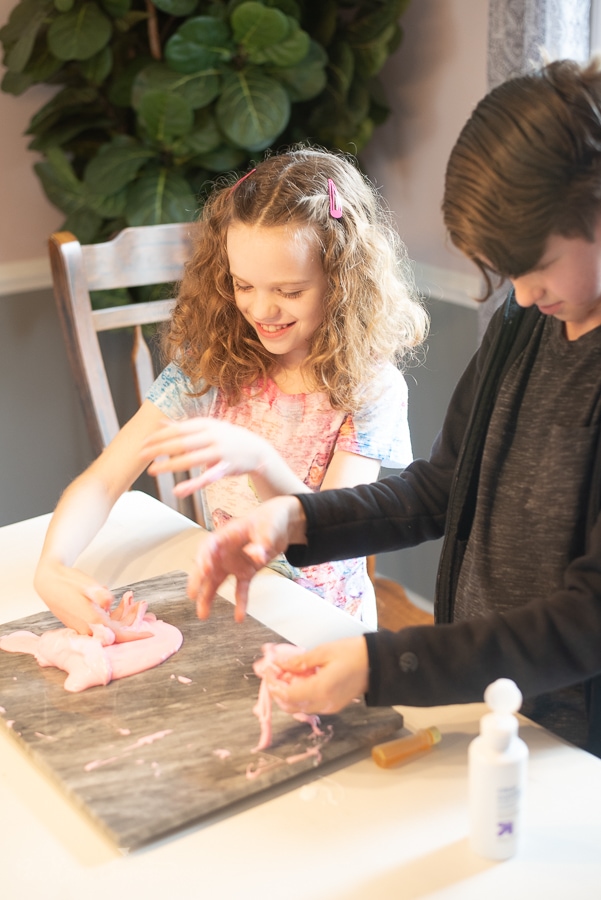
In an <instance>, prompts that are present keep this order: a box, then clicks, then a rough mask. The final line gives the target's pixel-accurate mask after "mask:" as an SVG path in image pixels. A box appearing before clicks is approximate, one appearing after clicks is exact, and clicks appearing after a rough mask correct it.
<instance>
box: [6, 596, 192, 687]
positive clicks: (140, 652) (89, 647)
mask: <svg viewBox="0 0 601 900" xmlns="http://www.w3.org/2000/svg"><path fill="white" fill-rule="evenodd" d="M134 608H135V609H136V615H135V621H134V623H133V625H132V626H130V627H131V628H132V629H134V630H138V631H149V632H151V635H152V636H151V637H147V638H143V639H141V640H137V641H127V642H125V643H123V644H116V643H115V642H114V641H115V635H114V633H113V632H112V631H111V629H110V628H108V627H107V626H106V625H92V626H90V627H91V629H92V634H91V635H83V634H78V633H77V632H76V631H74V630H73V629H72V628H57V629H53V630H51V631H46V632H44V634H42V635H38V634H33V633H32V632H31V631H15V632H13V633H12V634H8V635H5V636H4V637H2V638H0V649H1V650H7V651H8V652H9V653H31V654H32V656H35V658H36V659H37V661H38V663H39V664H40V666H55V667H56V668H57V669H63V670H64V671H65V672H67V673H68V676H67V678H66V679H65V685H64V686H65V690H67V691H71V692H73V693H76V692H79V691H85V690H86V689H87V688H89V687H94V686H95V685H100V684H108V683H109V681H111V679H114V678H125V677H126V676H127V675H136V674H137V673H138V672H143V671H145V670H146V669H151V668H153V666H158V665H159V664H160V663H162V662H164V660H166V659H168V657H170V656H172V655H173V654H174V653H176V652H177V651H178V650H179V648H180V647H181V645H182V641H183V637H182V633H181V631H180V630H179V629H178V628H176V627H175V626H174V625H168V624H167V622H162V621H160V620H157V618H156V616H155V615H153V614H152V613H149V612H147V608H148V604H147V603H146V602H145V601H143V600H142V601H138V603H135V604H134V601H133V593H132V591H126V593H125V594H124V595H123V598H122V600H121V604H120V610H121V611H122V612H127V611H128V610H130V609H131V610H133V609H134Z"/></svg>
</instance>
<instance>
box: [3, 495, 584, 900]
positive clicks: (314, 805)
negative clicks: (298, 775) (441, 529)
mask: <svg viewBox="0 0 601 900" xmlns="http://www.w3.org/2000/svg"><path fill="white" fill-rule="evenodd" d="M48 519H49V517H48V516H42V517H40V518H38V519H31V520H29V521H27V522H22V523H19V524H17V525H10V526H6V527H5V528H0V621H5V622H6V621H12V620H13V619H16V618H21V617H22V616H26V615H29V614H31V613H34V612H39V611H42V610H44V609H45V607H44V605H43V604H42V602H41V601H40V600H39V598H37V596H36V594H35V592H34V590H33V587H32V584H31V581H32V577H33V571H34V567H35V563H36V560H37V557H38V555H39V551H40V548H41V544H42V541H43V537H44V533H45V529H46V527H47V523H48ZM200 536H201V531H200V529H198V528H197V527H196V526H193V525H192V526H191V525H190V523H189V521H188V520H186V519H184V518H183V517H181V516H179V515H178V514H177V513H174V512H173V511H171V510H169V509H168V508H167V507H164V506H162V505H161V504H159V503H158V502H157V501H155V500H152V499H151V498H149V497H147V496H146V495H144V494H140V493H137V492H132V493H130V494H128V495H126V496H124V497H123V498H122V499H121V500H120V501H119V503H118V504H117V506H116V508H115V510H114V511H113V513H112V515H111V517H110V519H109V521H108V523H107V524H106V526H105V528H104V529H103V531H102V533H101V534H100V535H99V536H98V538H97V539H96V540H95V541H94V543H93V545H92V546H91V547H90V548H89V549H88V550H87V551H86V553H85V554H84V555H83V556H82V558H81V560H80V561H79V565H80V567H81V568H83V569H85V570H86V571H88V572H90V573H94V574H95V575H96V576H97V577H98V578H100V579H101V580H102V581H103V582H105V583H107V584H109V585H110V586H115V587H116V586H118V585H119V584H125V583H128V582H132V581H137V580H142V579H144V578H149V577H152V576H154V575H159V574H161V573H163V572H167V571H172V570H174V569H184V570H187V569H188V568H189V566H190V563H191V560H192V558H193V555H194V550H195V547H196V545H197V542H198V540H199V539H200ZM255 582H256V583H255V586H254V588H253V591H252V595H251V606H250V611H251V613H252V614H253V615H255V616H256V617H257V618H259V619H261V621H264V622H265V624H267V625H269V627H271V628H274V629H275V630H276V631H278V632H279V633H280V634H282V635H283V636H284V637H285V638H286V639H288V640H291V641H294V642H296V643H302V644H304V645H305V646H310V645H312V644H315V643H318V642H320V641H322V640H329V639H332V638H335V637H342V636H346V635H350V634H357V633H360V631H361V626H359V625H358V624H357V623H355V622H353V621H352V620H351V619H350V617H348V616H346V615H345V614H343V613H340V612H339V611H338V610H335V609H333V608H331V607H329V606H327V605H326V604H324V603H323V602H322V601H321V600H319V599H318V598H317V597H315V596H314V595H312V594H308V593H307V592H306V591H303V590H302V589H301V588H299V587H298V586H297V585H294V584H292V583H291V582H288V581H286V580H285V579H283V578H281V577H280V576H278V575H275V574H273V573H270V572H266V573H261V574H260V575H259V576H258V577H257V579H256V580H255ZM228 592H229V596H230V597H231V585H230V586H229V587H227V588H226V591H225V593H228ZM192 612H193V608H192V607H191V613H192ZM0 705H1V698H0ZM399 710H400V711H401V712H402V713H403V714H404V716H405V723H406V725H407V727H408V728H409V729H410V730H415V729H417V728H420V727H424V726H428V725H437V726H438V727H439V728H440V730H441V732H442V735H443V738H442V742H441V744H439V745H438V746H437V747H435V748H434V749H433V750H432V751H430V752H429V753H427V754H425V755H423V756H421V757H416V758H414V759H412V760H411V761H409V762H408V763H406V764H405V765H403V766H401V767H399V768H395V769H390V770H383V769H379V768H378V767H377V766H375V765H374V763H373V762H372V761H371V759H370V758H368V757H367V758H364V759H361V760H360V761H358V762H353V763H352V764H349V765H346V766H343V767H342V768H338V769H334V770H332V771H327V772H324V773H322V774H321V775H320V776H319V777H316V778H313V779H312V778H307V780H306V782H305V783H304V784H302V785H301V786H300V787H297V788H296V789H294V790H291V791H288V792H286V793H281V794H278V793H277V792H276V793H275V794H274V795H273V796H269V798H267V799H266V800H264V801H263V802H256V803H254V804H252V805H246V806H245V807H243V808H240V809H237V810H236V811H234V812H233V813H231V814H228V815H224V816H221V817H219V818H218V819H217V820H211V821H210V822H208V823H205V824H202V825H199V826H197V827H193V828H190V829H189V830H187V831H184V832H181V833H179V834H177V835H175V836H174V837H172V838H169V839H167V840H164V841H161V842H160V843H156V844H154V845H152V846H151V847H149V848H147V849H145V850H142V851H138V852H135V853H133V854H130V855H129V856H127V857H122V856H121V855H120V854H119V852H118V850H117V849H116V848H115V847H114V846H113V845H112V844H110V843H109V842H108V841H107V840H106V839H105V838H104V837H103V835H102V834H101V833H100V832H98V831H97V830H96V828H95V826H93V825H92V824H91V823H90V822H89V821H88V819H87V818H86V816H85V814H83V813H82V812H81V811H80V810H78V809H77V808H76V807H75V806H74V805H72V804H71V802H70V801H69V800H68V799H66V798H65V796H64V795H63V794H62V793H61V791H60V789H59V788H58V787H57V786H55V785H54V784H53V783H52V782H51V781H50V780H49V779H48V778H47V777H46V776H45V775H44V773H42V772H41V771H39V770H38V769H36V767H35V766H34V765H33V764H32V762H31V760H30V759H29V758H28V757H27V756H26V755H25V753H24V752H23V751H22V750H21V748H20V747H19V746H18V745H17V743H16V742H15V740H14V739H12V738H11V737H10V736H9V734H8V733H7V731H6V730H5V729H3V730H1V731H0V847H1V852H0V898H2V900H30V898H31V900H34V898H35V900H40V898H43V900H81V898H85V900H109V898H110V900H121V898H123V900H125V898H127V900H130V898H144V900H154V898H157V900H158V898H161V900H163V898H165V897H171V896H174V897H177V898H178V900H196V898H211V900H220V898H225V900H230V898H231V900H238V898H239V900H255V898H257V900H259V898H261V900H263V898H264V897H265V896H266V895H267V896H269V895H273V896H276V897H278V898H282V900H325V898H328V900H343V898H344V900H364V898H365V900H366V898H369V900H388V898H390V900H393V898H394V900H413V898H416V900H417V898H440V900H443V898H444V900H471V898H473V900H482V898H486V900H496V898H503V900H507V898H508V897H510V898H512V900H521V898H526V897H527V898H531V897H534V896H543V897H545V898H546V900H547V898H556V900H567V898H570V900H572V898H587V900H588V898H590V900H598V898H600V897H601V811H600V803H599V801H600V800H601V761H600V760H598V759H596V758H595V757H592V756H590V755H589V754H587V753H584V752H582V751H580V750H577V749H575V748H573V747H571V746H568V745H566V744H564V743H563V742H562V741H560V740H559V739H557V738H555V737H553V736H552V735H550V734H548V733H547V732H545V731H544V730H542V729H540V728H538V727H536V726H534V725H532V724H531V723H528V722H525V721H524V722H523V723H522V727H521V734H522V737H523V738H524V739H525V740H526V742H527V743H528V745H529V748H530V766H529V779H528V792H527V804H526V809H525V815H524V830H523V838H522V843H521V847H520V851H519V853H518V854H517V856H515V857H514V858H513V859H511V860H508V861H506V862H503V863H492V862H487V861H485V860H481V859H479V858H477V857H476V856H474V855H473V854H472V853H471V851H470V849H469V847H468V843H467V806H466V787H467V768H466V758H467V756H466V755H467V747H468V744H469V741H470V739H471V738H472V737H473V736H474V735H475V734H476V733H477V729H478V721H479V718H480V716H481V715H482V714H483V712H484V707H483V706H482V705H480V704H474V705H469V706H451V707H437V708H433V709H415V708H408V707H399Z"/></svg>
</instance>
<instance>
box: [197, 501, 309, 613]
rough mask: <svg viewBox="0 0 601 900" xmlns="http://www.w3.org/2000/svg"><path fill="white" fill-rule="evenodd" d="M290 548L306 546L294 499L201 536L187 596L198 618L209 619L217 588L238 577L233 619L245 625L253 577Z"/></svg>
mask: <svg viewBox="0 0 601 900" xmlns="http://www.w3.org/2000/svg"><path fill="white" fill-rule="evenodd" d="M291 543H297V544H302V543H306V537H305V518H304V513H303V510H302V506H301V504H300V502H299V501H298V499H297V498H296V497H274V498H273V499H272V500H267V501H266V502H265V503H262V504H261V506H259V507H258V508H257V509H256V510H254V511H253V512H252V513H251V514H250V515H248V516H245V517H243V518H240V519H231V520H230V521H229V522H227V523H226V524H225V525H223V526H222V527H220V528H218V529H217V530H216V531H212V532H211V533H210V534H208V535H205V536H203V538H202V539H201V542H200V546H199V548H198V552H197V554H196V560H195V568H194V570H193V571H192V572H191V574H190V576H189V578H188V596H189V597H190V599H191V600H194V601H195V602H196V611H197V613H198V617H199V618H200V619H207V618H208V617H209V615H210V612H211V606H212V604H213V599H214V597H215V593H216V592H217V590H218V588H219V586H220V585H221V584H222V583H223V581H224V580H225V579H226V578H227V576H228V575H234V576H235V577H236V612H235V619H236V621H237V622H241V621H242V620H243V619H244V616H245V614H246V607H247V604H248V588H249V585H250V581H251V579H252V578H253V576H254V574H255V572H257V571H258V570H259V569H261V568H262V567H263V566H265V565H266V564H267V563H268V562H269V561H270V560H272V559H274V557H276V556H277V555H278V554H279V553H283V552H284V551H285V550H286V548H287V547H288V546H289V545H290V544H291Z"/></svg>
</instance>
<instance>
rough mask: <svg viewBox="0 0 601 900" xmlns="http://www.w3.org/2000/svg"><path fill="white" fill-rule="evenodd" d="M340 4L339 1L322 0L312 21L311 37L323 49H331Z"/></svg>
mask: <svg viewBox="0 0 601 900" xmlns="http://www.w3.org/2000/svg"><path fill="white" fill-rule="evenodd" d="M339 8H340V7H339V4H338V3H337V0H321V2H320V3H319V7H318V8H317V9H315V10H314V15H315V16H316V17H315V18H312V21H311V28H310V31H311V35H312V36H313V38H314V39H315V40H316V41H317V42H318V43H319V44H321V46H322V47H329V46H330V44H331V42H332V40H333V39H334V36H335V34H336V28H337V25H338V10H339Z"/></svg>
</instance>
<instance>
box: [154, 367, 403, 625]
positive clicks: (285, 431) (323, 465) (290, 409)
mask: <svg viewBox="0 0 601 900" xmlns="http://www.w3.org/2000/svg"><path fill="white" fill-rule="evenodd" d="M197 391H198V385H194V384H192V382H191V381H190V380H189V379H188V378H187V376H186V375H184V374H183V372H182V371H181V369H180V368H179V367H178V366H177V365H176V364H175V363H170V364H169V365H168V366H167V367H166V368H165V369H164V370H163V372H162V373H161V374H160V375H159V377H158V378H157V379H156V381H155V383H154V384H153V385H152V387H151V388H150V390H149V391H148V394H147V398H148V399H149V400H150V401H151V402H152V403H154V404H155V406H157V407H158V408H159V409H160V410H161V411H162V412H164V413H165V415H166V416H167V417H168V418H170V419H174V420H177V419H188V418H192V417H193V416H209V417H212V418H216V419H224V420H225V421H227V422H231V423H232V424H234V425H240V426H242V427H243V428H247V429H248V430H249V431H252V432H254V433H255V434H259V435H261V437H263V438H265V439H266V440H268V441H269V442H270V444H272V445H273V446H274V447H275V449H276V450H277V451H278V453H279V454H280V456H282V458H283V459H284V460H285V461H286V462H287V463H288V465H289V466H290V468H291V469H292V471H293V472H294V474H295V475H296V476H297V477H298V478H300V479H301V481H303V483H304V484H305V485H307V487H309V488H310V489H311V490H313V491H318V490H319V489H320V487H321V484H322V482H323V479H324V476H325V473H326V469H327V467H328V463H329V461H330V459H331V457H332V455H333V454H334V453H335V452H336V451H338V450H346V451H348V452H349V453H356V454H358V455H360V456H368V457H371V458H373V459H379V460H381V461H382V464H383V465H384V466H387V467H389V468H404V467H405V466H407V465H408V464H409V463H410V462H411V460H412V452H411V439H410V435H409V425H408V422H407V385H406V383H405V379H404V378H403V376H402V375H401V373H400V372H399V371H398V370H397V369H396V368H395V367H394V366H393V365H390V364H388V365H386V366H384V367H383V368H382V371H381V373H380V377H379V380H378V383H377V385H376V390H375V391H374V394H373V396H374V397H375V399H374V400H373V401H372V402H371V403H369V404H367V405H366V406H365V407H364V408H363V409H361V410H359V411H358V412H357V413H355V414H345V413H344V412H342V411H340V410H335V409H332V407H331V406H330V403H329V401H328V398H327V395H326V394H324V393H310V394H284V393H283V392H282V391H281V390H280V389H279V388H278V386H277V385H276V384H275V382H274V381H272V380H271V379H269V380H268V381H267V384H266V385H265V388H264V390H263V391H261V392H260V393H259V392H257V389H256V387H253V388H252V389H251V388H247V389H246V390H245V391H244V394H243V397H242V399H241V400H240V402H239V403H237V404H236V406H228V404H227V402H226V400H225V398H224V396H223V394H222V393H221V391H220V390H218V389H217V388H210V390H209V391H208V392H207V393H206V394H203V395H202V396H201V397H199V396H192V394H193V393H195V392H197ZM203 493H204V497H203V504H204V508H205V510H206V511H207V510H208V513H209V516H207V521H208V522H210V523H212V525H213V527H216V526H218V525H219V524H221V523H222V522H224V521H227V519H229V518H231V517H232V516H243V515H245V514H246V513H248V512H249V511H250V510H252V509H253V508H254V507H256V506H257V505H258V503H259V500H258V498H257V495H256V493H255V490H254V488H253V484H252V479H251V478H250V476H249V475H238V476H233V477H228V478H223V479H221V481H218V482H217V483H215V484H211V485H209V486H208V487H207V488H206V489H205V490H204V492H203ZM209 527H210V525H209ZM271 567H272V568H274V569H276V570H277V571H279V572H281V573H282V574H285V575H286V576H287V577H289V578H292V579H293V580H294V581H296V582H298V583H299V584H301V585H302V586H303V587H306V588H309V589H310V590H312V591H314V592H316V593H317V594H319V596H321V597H323V598H324V600H327V601H328V602H329V603H332V604H334V605H335V606H337V607H339V608H340V609H343V610H345V611H346V612H348V613H350V614H351V615H355V616H358V617H360V618H361V619H362V620H363V621H364V622H365V623H366V624H368V625H369V626H370V627H374V628H375V627H376V624H377V617H376V612H375V597H374V591H373V586H372V584H371V582H370V580H369V577H368V575H367V570H366V565H365V559H347V560H340V561H335V562H331V563H322V564H321V565H318V566H307V567H305V568H302V569H296V568H294V567H293V566H291V565H290V564H289V563H288V562H287V561H286V559H285V558H284V557H282V558H281V559H278V560H275V561H274V562H273V563H271Z"/></svg>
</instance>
